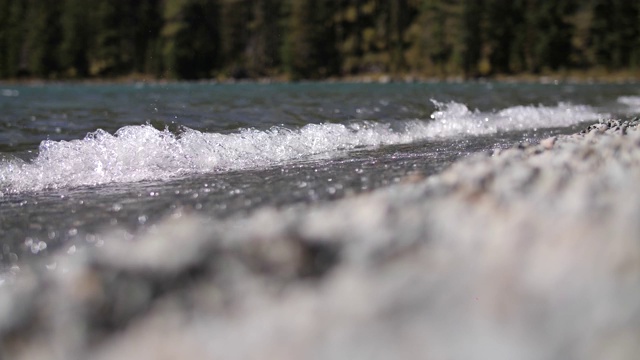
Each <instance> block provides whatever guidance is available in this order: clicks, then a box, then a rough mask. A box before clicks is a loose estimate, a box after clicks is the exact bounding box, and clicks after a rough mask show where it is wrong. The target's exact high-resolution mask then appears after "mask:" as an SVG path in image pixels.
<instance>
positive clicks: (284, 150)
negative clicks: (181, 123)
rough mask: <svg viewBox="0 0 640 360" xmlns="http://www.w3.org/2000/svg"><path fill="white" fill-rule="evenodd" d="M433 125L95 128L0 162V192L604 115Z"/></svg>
mask: <svg viewBox="0 0 640 360" xmlns="http://www.w3.org/2000/svg"><path fill="white" fill-rule="evenodd" d="M434 104H435V105H436V107H437V111H435V112H434V113H433V114H432V115H431V119H430V120H426V121H425V120H406V121H401V122H394V123H393V124H385V123H376V122H359V123H352V124H332V123H324V124H308V125H306V126H303V127H301V128H299V129H295V130H292V129H286V128H282V127H273V128H271V129H269V130H266V131H261V130H256V129H241V130H239V131H238V132H236V133H231V134H220V133H204V132H200V131H197V130H193V129H188V128H185V130H184V132H182V133H180V134H178V135H176V134H174V133H172V132H170V131H169V130H166V129H165V130H162V131H161V130H157V129H155V128H154V127H152V126H151V125H136V126H125V127H123V128H121V129H119V130H118V131H116V132H115V133H114V134H110V133H107V132H105V131H103V130H97V131H95V132H92V133H90V134H88V135H87V136H86V137H85V138H84V139H81V140H73V141H51V140H47V141H43V142H42V143H41V144H40V148H39V154H38V156H37V157H36V158H35V159H33V160H32V161H30V162H23V161H19V160H15V159H14V160H6V159H5V160H1V159H0V192H4V193H16V192H24V191H37V190H41V189H46V188H60V187H74V186H83V185H98V184H105V183H114V182H118V183H122V182H135V181H141V180H164V179H169V178H173V177H176V176H183V175H188V174H194V173H203V172H216V171H229V170H242V169H248V168H260V167H266V166H272V165H275V164H279V163H283V162H290V161H295V160H297V159H304V158H306V157H309V156H312V155H317V154H325V153H327V154H328V153H332V152H335V151H345V150H349V149H354V148H359V147H371V146H380V145H391V144H402V143H410V142H414V141H419V140H427V139H430V138H447V137H455V136H461V135H480V134H491V133H496V132H500V131H510V130H520V129H529V128H543V127H560V126H568V125H571V124H575V123H579V122H583V121H588V120H595V119H598V118H600V117H602V116H604V115H603V114H599V113H597V112H596V111H595V110H594V109H592V108H591V107H588V106H580V105H578V106H576V105H571V104H566V103H560V104H558V105H557V106H553V107H545V106H516V107H510V108H507V109H504V110H500V111H497V112H496V111H494V112H480V111H477V110H476V111H472V110H469V109H468V108H467V106H466V105H464V104H460V103H455V102H450V103H439V102H436V101H434Z"/></svg>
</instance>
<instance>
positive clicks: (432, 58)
mask: <svg viewBox="0 0 640 360" xmlns="http://www.w3.org/2000/svg"><path fill="white" fill-rule="evenodd" d="M616 71H618V72H619V71H625V72H628V73H629V74H633V75H634V76H637V75H638V74H640V1H629V0H251V1H250V0H137V1H130V0H91V1H87V0H55V1H53V0H0V79H51V80H64V79H103V78H107V79H109V78H127V77H141V78H157V79H255V78H281V79H287V80H299V79H325V78H332V77H335V78H339V77H348V76H358V75H362V74H388V75H392V76H400V75H405V76H408V75H411V76H417V77H434V78H447V77H453V76H457V77H463V78H467V79H471V78H478V77H492V76H497V75H518V74H531V75H543V74H549V73H563V72H565V73H566V72H585V73H588V72H602V73H607V72H616Z"/></svg>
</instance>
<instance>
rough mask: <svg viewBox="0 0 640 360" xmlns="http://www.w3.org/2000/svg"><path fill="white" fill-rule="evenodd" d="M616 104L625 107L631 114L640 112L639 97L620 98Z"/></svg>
mask: <svg viewBox="0 0 640 360" xmlns="http://www.w3.org/2000/svg"><path fill="white" fill-rule="evenodd" d="M618 102H619V103H620V104H624V105H626V106H627V107H628V110H629V112H631V113H637V112H640V96H620V97H619V98H618Z"/></svg>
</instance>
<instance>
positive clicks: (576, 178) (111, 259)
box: [0, 120, 640, 360]
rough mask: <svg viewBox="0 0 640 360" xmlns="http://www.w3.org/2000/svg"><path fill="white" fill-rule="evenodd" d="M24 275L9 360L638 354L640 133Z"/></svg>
mask: <svg viewBox="0 0 640 360" xmlns="http://www.w3.org/2000/svg"><path fill="white" fill-rule="evenodd" d="M109 236H110V238H109V239H108V241H105V246H104V247H103V248H100V249H92V250H85V251H82V252H80V253H79V254H76V255H75V256H72V257H69V256H60V258H59V259H58V266H57V267H56V269H55V270H49V271H46V270H42V271H38V270H32V271H23V272H22V274H21V276H20V278H19V279H18V280H17V282H16V283H15V284H13V285H10V286H5V287H4V288H2V289H1V290H2V291H1V294H0V334H1V343H0V353H1V355H0V358H2V359H66V360H68V359H154V360H159V359H214V358H215V359H308V358H313V359H493V360H498V359H505V360H506V359H509V360H510V359H563V360H566V359H608V360H614V359H637V358H638V356H639V354H640V129H638V122H637V121H631V122H624V123H623V122H620V121H615V120H609V121H606V122H601V123H599V124H596V125H593V126H590V127H589V128H588V129H587V130H585V131H583V132H582V133H581V134H576V135H572V136H566V137H558V138H550V139H546V140H543V141H542V142H541V143H540V144H538V145H531V146H526V145H522V146H519V147H516V148H513V149H509V150H503V151H496V152H494V153H493V154H479V155H476V156H473V157H471V158H468V159H466V160H464V161H461V162H459V163H456V164H455V165H454V166H452V167H451V168H449V169H448V170H446V171H445V172H443V173H442V174H440V175H438V176H434V177H431V178H428V179H418V178H415V177H414V178H411V177H409V178H407V181H406V182H405V183H404V184H402V185H399V186H394V187H390V188H386V189H382V190H380V191H376V192H373V193H370V194H367V195H362V196H357V197H353V198H347V199H344V200H341V201H336V202H333V203H329V204H324V205H315V206H300V207H296V208H293V209H288V210H282V211H279V210H274V209H264V210H261V211H259V212H257V213H255V214H254V215H253V216H251V217H250V218H247V219H234V220H231V221H224V222H214V221H211V220H207V219H202V218H198V217H196V216H195V215H188V214H181V213H176V214H175V215H174V216H173V217H172V218H170V219H167V220H165V221H164V222H162V223H161V224H159V225H158V226H156V227H154V228H153V229H151V230H150V231H149V232H148V233H146V234H140V235H138V236H136V237H135V238H134V239H129V238H127V237H126V236H123V235H122V233H118V232H114V233H113V234H111V235H109Z"/></svg>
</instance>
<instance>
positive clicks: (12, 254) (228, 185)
mask: <svg viewBox="0 0 640 360" xmlns="http://www.w3.org/2000/svg"><path fill="white" fill-rule="evenodd" d="M637 113H640V87H638V86H637V85H633V84H627V85H575V84H573V85H551V84H550V85H542V84H535V85H534V84H493V83H463V84H440V83H434V84H328V83H320V84H315V83H309V84H270V85H260V84H235V85H231V84H229V85H221V84H196V83H174V84H142V83H141V84H131V85H103V84H101V85H68V84H67V85H63V84H50V85H38V86H35V85H33V86H26V85H24V86H13V85H0V114H1V115H0V116H1V117H0V194H1V195H0V242H1V244H0V245H1V246H2V249H1V252H0V271H2V272H4V273H7V272H15V271H18V269H19V266H20V265H21V264H22V263H24V262H30V261H32V260H33V259H37V258H41V257H42V256H43V255H46V254H49V253H51V252H54V251H67V252H69V253H73V252H74V251H75V250H77V249H78V247H83V246H101V245H102V243H103V239H102V237H101V235H100V234H103V233H104V232H105V231H108V230H110V229H113V228H119V229H124V231H125V233H124V234H125V235H124V236H127V234H131V233H134V232H136V231H140V230H141V229H145V228H148V227H151V226H154V224H156V223H157V222H158V221H159V220H160V219H162V218H163V217H166V216H168V215H170V214H171V213H174V212H176V211H182V212H198V213H201V214H203V215H205V216H208V217H211V218H226V217H230V216H245V215H247V214H248V213H250V212H251V211H254V210H255V209H256V208H259V207H264V206H275V207H283V206H289V205H291V204H297V203H311V202H322V201H330V200H333V199H337V198H341V197H344V196H349V195H351V194H357V193H361V192H365V191H370V190H372V189H375V188H379V187H381V186H387V185H389V184H393V183H398V182H402V181H407V180H408V179H411V178H418V177H424V176H428V175H431V174H434V173H437V172H438V171H440V170H442V169H443V168H444V167H446V166H447V165H449V164H451V162H453V161H455V160H456V159H459V158H460V157H463V156H467V155H468V154H471V153H474V152H478V151H483V150H487V149H493V148H504V147H509V146H512V145H513V144H515V143H518V142H522V141H528V142H535V141H538V140H539V139H541V138H544V137H547V136H549V135H553V134H558V133H571V132H574V131H576V130H577V129H580V128H581V127H583V126H584V123H588V122H595V121H597V120H598V119H600V118H603V117H607V116H617V117H629V116H633V115H635V114H637Z"/></svg>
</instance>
